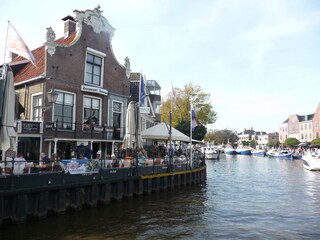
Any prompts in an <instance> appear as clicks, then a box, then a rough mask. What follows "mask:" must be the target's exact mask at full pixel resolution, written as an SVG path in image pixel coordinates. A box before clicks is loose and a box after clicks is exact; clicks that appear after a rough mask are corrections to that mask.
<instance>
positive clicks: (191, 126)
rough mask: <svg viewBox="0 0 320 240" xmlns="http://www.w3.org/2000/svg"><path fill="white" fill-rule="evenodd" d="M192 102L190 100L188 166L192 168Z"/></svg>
mask: <svg viewBox="0 0 320 240" xmlns="http://www.w3.org/2000/svg"><path fill="white" fill-rule="evenodd" d="M192 109H193V107H192V100H190V166H191V168H192V167H193V159H192Z"/></svg>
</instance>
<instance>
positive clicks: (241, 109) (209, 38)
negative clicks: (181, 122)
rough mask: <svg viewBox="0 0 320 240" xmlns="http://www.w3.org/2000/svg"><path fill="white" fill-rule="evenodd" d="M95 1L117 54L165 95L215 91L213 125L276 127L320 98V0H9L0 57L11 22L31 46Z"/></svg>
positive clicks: (0, 20)
mask: <svg viewBox="0 0 320 240" xmlns="http://www.w3.org/2000/svg"><path fill="white" fill-rule="evenodd" d="M98 4H100V6H101V10H102V11H103V13H102V14H103V15H104V16H105V17H106V18H107V19H108V21H109V23H110V24H111V25H112V26H113V27H114V28H116V31H115V34H114V37H113V40H112V45H113V51H114V54H115V56H116V58H117V59H118V61H119V62H121V63H122V62H123V60H124V58H125V57H126V56H128V57H129V58H130V62H131V69H132V71H138V72H139V71H142V72H143V74H144V75H146V78H147V79H149V80H151V79H153V80H156V81H157V82H158V83H159V84H160V85H161V87H162V96H163V98H166V97H167V96H166V94H167V93H168V92H169V91H170V90H171V84H173V86H174V87H178V88H183V87H184V85H185V84H187V83H193V84H196V85H200V86H201V88H202V89H203V91H204V92H205V93H210V94H211V98H210V100H211V105H212V106H213V109H214V110H215V111H216V112H217V113H218V120H217V121H216V123H215V124H212V125H209V126H207V127H208V128H209V129H224V128H228V129H231V130H236V131H238V132H240V131H242V130H243V129H244V128H247V129H248V128H251V127H252V128H253V129H254V130H256V131H267V132H274V131H278V128H279V126H280V124H281V123H282V122H283V121H285V120H286V119H287V117H288V116H289V115H291V114H300V115H304V114H310V113H313V112H314V111H315V110H316V107H317V105H318V103H319V102H320V84H319V82H320V66H319V65H320V1H318V0H281V1H280V0H202V1H191V0H189V1H187V0H172V1H169V0H166V1H164V0H154V1H152V0H135V1H133V0H131V1H129V0H127V1H125V0H118V1H114V0H104V1H96V0H91V1H87V0H77V1H73V0H72V1H65V0H64V1H61V0H56V1H36V0H29V1H22V0H16V1H11V0H4V1H2V2H1V9H2V13H1V15H0V30H1V37H0V46H3V47H0V56H4V49H5V38H6V34H5V33H6V28H7V21H8V20H10V22H11V24H12V25H13V26H14V27H15V28H16V30H17V31H18V32H19V34H20V35H21V37H22V38H23V39H24V41H25V42H26V44H27V45H28V46H29V48H30V49H34V48H36V47H38V46H40V45H41V44H43V43H44V42H45V33H46V28H47V27H52V28H53V30H54V31H55V32H56V35H57V38H59V37H62V36H63V22H62V21H61V19H62V18H63V17H65V16H67V15H72V16H73V10H75V9H77V10H86V9H93V8H95V7H96V6H97V5H98ZM2 61H3V57H2V60H0V62H2Z"/></svg>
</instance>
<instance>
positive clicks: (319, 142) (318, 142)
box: [311, 138, 320, 145]
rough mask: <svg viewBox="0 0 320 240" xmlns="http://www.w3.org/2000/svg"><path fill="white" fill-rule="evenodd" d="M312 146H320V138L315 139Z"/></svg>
mask: <svg viewBox="0 0 320 240" xmlns="http://www.w3.org/2000/svg"><path fill="white" fill-rule="evenodd" d="M311 145H320V138H315V139H313V140H312V141H311Z"/></svg>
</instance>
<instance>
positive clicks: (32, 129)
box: [21, 122, 40, 133]
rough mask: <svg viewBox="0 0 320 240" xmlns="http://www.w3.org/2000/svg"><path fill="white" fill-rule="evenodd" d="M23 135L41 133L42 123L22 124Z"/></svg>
mask: <svg viewBox="0 0 320 240" xmlns="http://www.w3.org/2000/svg"><path fill="white" fill-rule="evenodd" d="M21 133H40V122H21Z"/></svg>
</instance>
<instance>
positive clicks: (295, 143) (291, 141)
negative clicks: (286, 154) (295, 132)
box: [284, 138, 300, 147]
mask: <svg viewBox="0 0 320 240" xmlns="http://www.w3.org/2000/svg"><path fill="white" fill-rule="evenodd" d="M299 143H300V142H299V140H298V139H296V138H287V139H286V140H285V141H284V144H285V145H286V146H288V147H296V146H298V144H299Z"/></svg>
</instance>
